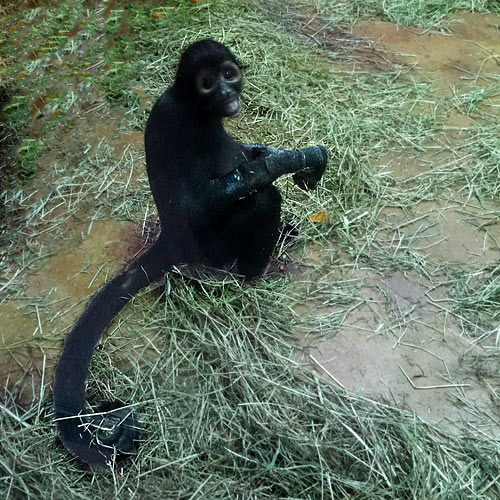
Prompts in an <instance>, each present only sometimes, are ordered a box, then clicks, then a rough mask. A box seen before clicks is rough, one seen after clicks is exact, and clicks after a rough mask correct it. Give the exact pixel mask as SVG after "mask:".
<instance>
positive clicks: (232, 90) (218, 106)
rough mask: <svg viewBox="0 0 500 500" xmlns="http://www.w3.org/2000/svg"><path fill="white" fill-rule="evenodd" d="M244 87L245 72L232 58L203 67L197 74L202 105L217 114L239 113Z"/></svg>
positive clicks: (233, 114)
mask: <svg viewBox="0 0 500 500" xmlns="http://www.w3.org/2000/svg"><path fill="white" fill-rule="evenodd" d="M242 88H243V74H242V72H241V69H240V68H239V67H238V65H237V64H236V63H235V62H233V61H231V60H226V61H224V62H222V63H221V64H219V65H218V66H215V67H214V66H211V67H205V68H202V69H201V70H200V71H199V72H198V74H197V76H196V92H197V94H198V97H199V100H200V105H201V107H202V108H203V109H204V110H206V111H208V112H209V113H211V114H213V115H215V116H219V117H230V116H236V115H237V114H238V113H239V111H240V109H241V104H240V93H241V90H242Z"/></svg>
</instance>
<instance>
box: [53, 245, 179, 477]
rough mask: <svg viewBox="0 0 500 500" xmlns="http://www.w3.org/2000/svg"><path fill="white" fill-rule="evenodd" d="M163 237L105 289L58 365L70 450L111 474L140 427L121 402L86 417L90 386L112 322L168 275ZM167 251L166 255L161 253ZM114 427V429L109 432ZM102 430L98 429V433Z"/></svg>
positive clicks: (60, 408)
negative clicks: (136, 297)
mask: <svg viewBox="0 0 500 500" xmlns="http://www.w3.org/2000/svg"><path fill="white" fill-rule="evenodd" d="M162 239H163V238H162V235H160V237H159V239H158V240H157V241H156V243H154V244H153V246H152V247H151V248H150V249H149V250H147V251H146V252H145V253H144V254H143V255H141V256H139V257H138V258H137V259H136V260H135V261H133V262H132V263H131V264H129V266H128V267H127V268H126V269H125V270H124V271H123V272H121V273H120V274H118V275H117V276H115V277H114V278H113V279H112V280H111V281H109V282H108V283H107V284H106V285H104V286H103V287H102V288H101V289H100V290H99V292H98V293H97V294H96V295H95V296H94V297H93V298H92V299H91V301H90V302H89V304H88V306H87V308H86V309H85V311H84V312H83V313H82V315H81V316H80V317H79V318H78V320H77V321H76V323H75V324H74V325H73V328H72V329H71V331H70V333H69V334H68V336H67V337H66V340H65V342H64V347H63V350H62V354H61V357H60V358H59V361H58V363H57V367H56V371H55V376H54V388H53V401H54V413H55V417H56V421H57V426H58V428H59V433H60V437H61V440H62V442H63V444H64V446H65V447H66V449H67V450H68V451H69V452H70V453H72V454H73V455H76V456H77V457H79V458H80V459H81V460H82V461H84V462H86V463H87V464H89V465H91V466H92V467H94V468H99V469H105V468H109V464H110V463H112V462H113V461H114V460H115V459H116V458H117V457H118V456H119V455H120V454H123V453H127V452H130V451H132V450H133V448H134V440H135V439H137V437H138V427H137V424H136V422H135V419H134V417H133V416H132V412H131V411H130V410H127V409H124V408H121V409H119V407H120V406H123V405H121V404H120V403H119V402H108V403H104V404H103V405H102V406H101V407H100V408H99V411H100V412H107V413H106V414H104V413H102V414H101V415H100V416H96V415H95V414H94V415H90V416H89V415H85V414H86V413H87V414H88V413H91V412H89V411H86V410H85V383H86V380H87V376H88V373H89V366H90V361H91V358H92V355H93V353H94V349H95V346H96V345H97V342H98V341H99V339H100V338H101V335H102V333H103V332H104V331H105V330H106V328H107V327H108V325H109V324H110V323H111V321H112V320H113V318H114V317H115V316H116V315H117V314H118V313H119V312H120V310H121V309H122V308H123V307H124V306H125V304H127V302H129V300H130V299H131V298H132V297H133V296H134V295H135V294H137V292H139V290H141V289H142V288H144V287H145V286H147V285H149V284H150V283H153V282H155V281H157V280H158V279H160V278H161V277H162V274H163V273H165V272H166V271H168V269H169V266H170V263H169V262H166V254H167V253H168V252H166V251H165V250H166V248H165V247H166V245H165V244H164V242H162V241H161V240H162ZM162 249H163V251H162ZM110 426H111V428H110ZM96 428H97V429H96Z"/></svg>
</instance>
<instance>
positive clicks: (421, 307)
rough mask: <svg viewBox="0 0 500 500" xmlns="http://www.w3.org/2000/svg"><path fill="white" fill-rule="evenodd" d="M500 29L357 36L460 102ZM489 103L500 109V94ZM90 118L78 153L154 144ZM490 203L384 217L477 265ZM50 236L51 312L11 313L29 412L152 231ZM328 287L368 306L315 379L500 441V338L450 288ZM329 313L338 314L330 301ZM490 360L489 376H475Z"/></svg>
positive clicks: (35, 290) (495, 233) (321, 348)
mask: <svg viewBox="0 0 500 500" xmlns="http://www.w3.org/2000/svg"><path fill="white" fill-rule="evenodd" d="M499 25H500V17H499V16H495V15H478V14H465V15H463V16H461V19H460V22H459V23H457V24H454V25H453V26H452V27H451V31H450V32H449V33H435V32H430V31H419V30H416V29H405V28H401V27H398V26H396V25H393V24H390V23H385V22H372V21H370V22H368V21H364V22H360V23H358V24H357V25H356V26H355V27H354V28H353V36H354V37H357V38H366V39H370V40H372V42H373V47H374V48H375V49H380V50H381V51H383V52H384V54H385V55H386V57H388V58H389V59H390V60H391V61H396V62H398V61H399V62H401V63H404V64H405V65H411V66H413V70H412V77H414V78H416V79H425V80H429V81H432V82H433V85H434V88H435V93H436V95H452V92H453V85H455V84H460V82H461V81H462V79H463V78H464V77H469V78H470V77H471V75H472V77H473V78H474V79H475V80H476V81H477V82H479V83H480V81H481V75H482V74H484V73H497V74H498V71H499V69H498V68H499V66H498V64H499V59H498V54H499V53H500V36H499ZM359 64H363V61H362V60H359ZM75 88H76V83H75ZM138 92H140V89H139V90H138ZM101 97H102V96H100V95H99V94H95V95H94V96H93V97H92V99H91V100H90V101H89V103H88V106H89V108H87V111H88V109H92V106H94V107H95V106H98V104H99V99H101ZM489 105H490V106H492V107H493V108H495V107H496V108H495V109H496V110H497V112H498V111H499V110H500V99H499V98H498V97H497V98H496V101H490V103H489ZM82 113H84V115H83V116H84V117H85V120H82V119H81V116H79V115H78V113H76V112H75V116H74V120H73V126H72V129H71V134H70V135H69V136H68V137H67V138H66V139H65V140H69V141H71V142H73V143H74V144H77V143H79V142H80V141H82V139H83V138H85V140H86V142H87V143H88V145H89V148H90V149H89V151H91V152H92V153H95V152H96V151H98V150H99V148H100V147H101V146H100V143H99V138H100V137H102V136H107V137H108V139H109V141H110V142H112V144H113V146H114V152H113V154H114V156H115V157H116V158H120V157H122V156H123V155H124V154H125V153H126V151H127V149H126V148H127V147H128V146H130V145H132V146H133V147H135V148H141V147H142V132H134V133H132V134H131V133H125V132H123V131H120V130H119V124H120V118H121V116H120V114H119V112H116V113H110V114H108V115H106V116H102V115H94V114H93V113H87V112H86V111H82ZM472 120H473V119H472V118H467V117H464V116H463V115H461V114H458V113H457V114H456V115H453V114H452V115H451V117H450V119H449V135H448V140H450V141H460V139H461V131H462V127H465V126H467V125H468V124H469V122H470V121H472ZM54 140H63V138H62V137H58V138H56V137H55V138H54ZM57 154H58V153H57V151H54V152H52V153H51V154H50V155H47V156H46V157H44V158H41V159H40V162H42V164H43V163H45V164H46V165H48V164H50V163H51V162H52V161H54V159H55V158H56V157H57ZM445 161H446V159H445V158H442V157H437V158H436V157H432V156H430V155H423V156H422V158H421V159H420V160H419V161H416V160H415V159H414V158H405V157H402V156H394V155H392V154H391V153H388V154H387V155H386V156H385V157H384V158H382V160H381V161H380V162H379V164H377V165H373V168H378V169H382V170H385V171H388V172H389V171H390V172H392V175H394V176H396V177H398V178H407V177H413V176H415V175H418V174H419V173H422V172H424V171H426V169H429V168H431V166H433V165H435V164H436V162H443V163H444V162H445ZM42 169H43V165H42ZM125 175H128V173H126V174H125ZM131 175H134V176H135V175H136V173H133V174H131ZM46 184H47V180H45V179H40V178H39V179H35V180H34V181H33V182H32V184H31V186H30V187H31V188H32V189H33V191H35V192H39V193H42V192H43V190H44V189H45V185H46ZM480 208H481V210H483V212H484V207H479V204H478V201H477V199H476V198H472V197H468V196H466V195H464V193H455V197H454V198H453V196H448V197H447V198H446V200H444V201H443V202H441V203H434V202H422V203H420V204H418V205H417V206H415V207H413V211H414V214H413V215H414V217H413V218H414V219H415V221H414V222H412V223H411V224H410V223H408V220H409V219H408V217H407V213H406V212H405V210H404V209H403V208H398V207H391V208H387V209H385V211H384V213H383V214H382V215H383V217H385V218H386V219H387V220H388V221H391V223H393V222H394V221H396V222H398V223H399V224H407V223H408V226H407V227H406V229H407V232H408V231H409V232H411V231H413V230H414V232H415V237H414V238H413V239H412V241H411V247H412V248H414V249H415V250H417V251H419V252H420V253H422V254H423V255H424V256H425V255H428V256H431V257H432V258H433V259H434V260H436V261H438V262H439V260H440V259H442V260H443V261H447V262H450V261H452V262H454V263H456V264H457V265H464V266H472V267H473V266H476V265H478V264H482V263H483V264H484V263H487V262H494V261H498V259H499V258H500V223H499V222H498V220H497V221H496V222H494V223H491V224H488V225H478V224H474V223H472V222H475V220H474V214H477V213H478V212H479V210H480ZM493 209H495V210H498V206H496V207H495V208H493V207H492V210H493ZM415 214H418V217H415ZM49 222H50V218H49V219H48V220H47V223H49ZM380 236H381V237H382V238H384V239H385V240H386V241H387V245H388V246H389V247H390V246H393V247H394V251H397V246H398V241H399V240H398V237H397V236H398V235H397V234H388V233H387V234H383V233H382V232H381V234H380ZM43 238H44V237H43V234H41V235H40V242H41V244H42V245H46V247H47V248H48V249H50V252H49V253H48V256H47V257H46V258H45V259H44V261H43V264H42V266H41V267H40V268H39V269H38V270H36V271H35V272H33V273H31V274H30V275H29V276H28V278H27V281H28V283H29V287H28V292H27V294H26V295H27V296H29V297H39V296H44V297H45V298H47V297H48V298H49V299H50V300H49V305H48V306H44V309H43V310H39V309H38V308H37V307H36V305H35V306H33V301H26V300H25V299H15V300H11V301H8V302H4V303H3V304H2V305H0V317H1V321H0V380H1V386H5V387H8V388H9V391H11V390H13V388H14V387H17V389H16V390H17V400H18V402H19V403H21V404H28V403H29V402H30V401H31V398H32V396H33V393H34V392H35V393H36V392H37V389H36V387H39V385H40V381H45V382H46V381H49V380H50V379H51V376H52V369H53V366H54V362H55V360H56V359H57V357H58V354H59V350H60V341H61V339H62V338H63V337H64V335H65V333H66V332H67V331H68V328H69V327H70V326H71V324H72V323H73V321H74V319H75V318H76V316H77V314H78V313H79V312H80V311H81V310H82V309H83V307H84V304H85V302H86V299H87V298H88V297H89V295H91V294H92V293H93V292H94V291H95V290H96V289H97V288H98V287H99V286H100V285H102V284H103V283H104V282H105V281H106V280H107V278H108V277H109V276H111V275H113V273H115V272H116V271H117V270H118V269H120V268H121V267H122V266H123V265H124V263H125V262H126V261H127V260H129V259H130V258H131V257H132V256H133V254H134V252H135V251H136V250H137V246H138V244H139V243H138V241H140V240H141V234H140V228H138V227H135V226H134V225H132V224H127V223H122V222H117V221H112V220H110V221H95V222H94V223H93V224H92V225H90V226H89V224H87V223H82V224H81V225H76V226H74V227H73V230H72V232H71V234H69V235H68V237H67V240H66V241H64V242H54V241H49V240H47V241H44V239H43ZM321 252H322V250H317V249H315V248H311V249H309V251H308V252H307V253H306V258H311V259H314V258H318V259H321V258H322V255H321ZM304 272H307V271H304ZM321 279H322V280H324V281H326V282H329V283H330V284H331V287H335V286H336V282H337V281H338V280H339V279H343V280H346V279H347V280H352V281H353V283H356V285H357V289H358V291H359V298H360V301H359V305H358V306H356V307H355V308H353V309H352V310H350V312H349V314H348V316H347V317H346V320H345V322H344V324H343V326H341V327H340V329H339V330H338V331H337V330H336V329H333V328H332V331H331V332H329V329H328V327H326V328H325V331H324V332H322V333H323V334H324V335H327V334H329V333H332V334H333V333H335V335H332V336H327V338H324V337H322V339H323V340H321V341H316V342H315V347H314V348H313V349H311V351H310V355H309V362H310V364H311V365H312V366H313V367H314V369H315V370H317V371H318V372H319V373H321V374H322V375H323V376H324V377H325V378H326V379H327V380H329V381H331V382H332V383H333V384H335V385H338V386H341V387H343V388H345V389H346V390H348V391H352V392H354V393H356V394H358V395H360V396H364V397H368V398H375V399H377V400H382V401H385V402H387V403H388V404H391V405H396V406H398V407H402V408H407V409H409V410H410V411H412V412H415V413H416V414H417V415H418V416H419V417H421V418H423V419H424V420H427V421H430V422H435V423H440V424H441V425H443V428H444V429H446V430H456V429H457V428H459V429H463V428H467V426H472V427H473V428H474V429H476V430H478V431H480V432H484V433H486V434H492V433H498V432H500V416H499V415H500V414H499V406H498V405H499V391H500V384H499V380H498V368H497V366H496V363H497V362H498V359H497V358H495V357H493V355H492V353H494V352H498V336H497V338H496V339H495V338H486V339H480V340H479V341H478V340H477V339H471V338H468V337H467V336H466V335H464V333H463V330H462V329H461V328H460V325H459V324H458V321H457V319H456V318H455V317H453V316H451V315H450V314H449V313H448V308H447V307H446V305H447V298H446V294H445V292H444V290H443V288H442V287H435V286H433V285H432V283H431V282H430V281H429V280H427V279H424V278H423V277H422V276H420V275H417V274H416V273H413V272H408V273H405V274H403V273H401V272H395V273H394V274H392V275H388V276H385V277H384V278H380V276H378V275H374V274H373V273H369V272H364V271H363V269H362V268H360V269H356V270H355V271H350V269H349V268H347V269H339V268H338V267H336V268H334V269H332V271H331V272H329V273H327V274H326V275H324V276H322V278H321ZM303 312H304V311H299V310H298V311H297V313H298V314H301V313H303ZM322 312H323V313H327V312H328V306H325V308H324V310H323V311H322ZM41 316H43V318H44V321H41V320H40V318H41ZM50 332H57V335H55V336H54V335H52V334H50ZM479 365H481V370H475V368H474V367H477V366H479ZM490 365H491V366H490ZM485 373H491V376H489V377H488V376H485V375H484V374H485ZM16 384H17V386H16Z"/></svg>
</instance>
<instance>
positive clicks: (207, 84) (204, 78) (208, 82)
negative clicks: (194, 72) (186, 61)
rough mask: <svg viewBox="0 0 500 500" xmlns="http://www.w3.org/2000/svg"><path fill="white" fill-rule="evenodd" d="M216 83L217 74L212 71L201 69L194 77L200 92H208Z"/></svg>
mask: <svg viewBox="0 0 500 500" xmlns="http://www.w3.org/2000/svg"><path fill="white" fill-rule="evenodd" d="M216 83H217V75H216V74H215V73H214V72H213V71H207V70H202V71H201V72H200V73H199V75H198V78H197V79H196V85H197V87H198V92H199V93H200V94H209V93H210V92H212V90H213V89H214V87H215V85H216Z"/></svg>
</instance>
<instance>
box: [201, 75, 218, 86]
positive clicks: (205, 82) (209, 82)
mask: <svg viewBox="0 0 500 500" xmlns="http://www.w3.org/2000/svg"><path fill="white" fill-rule="evenodd" d="M200 84H201V88H202V89H203V90H210V89H211V88H212V87H213V86H214V84H215V78H214V77H213V76H212V75H207V76H205V77H203V78H202V79H201V82H200Z"/></svg>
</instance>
